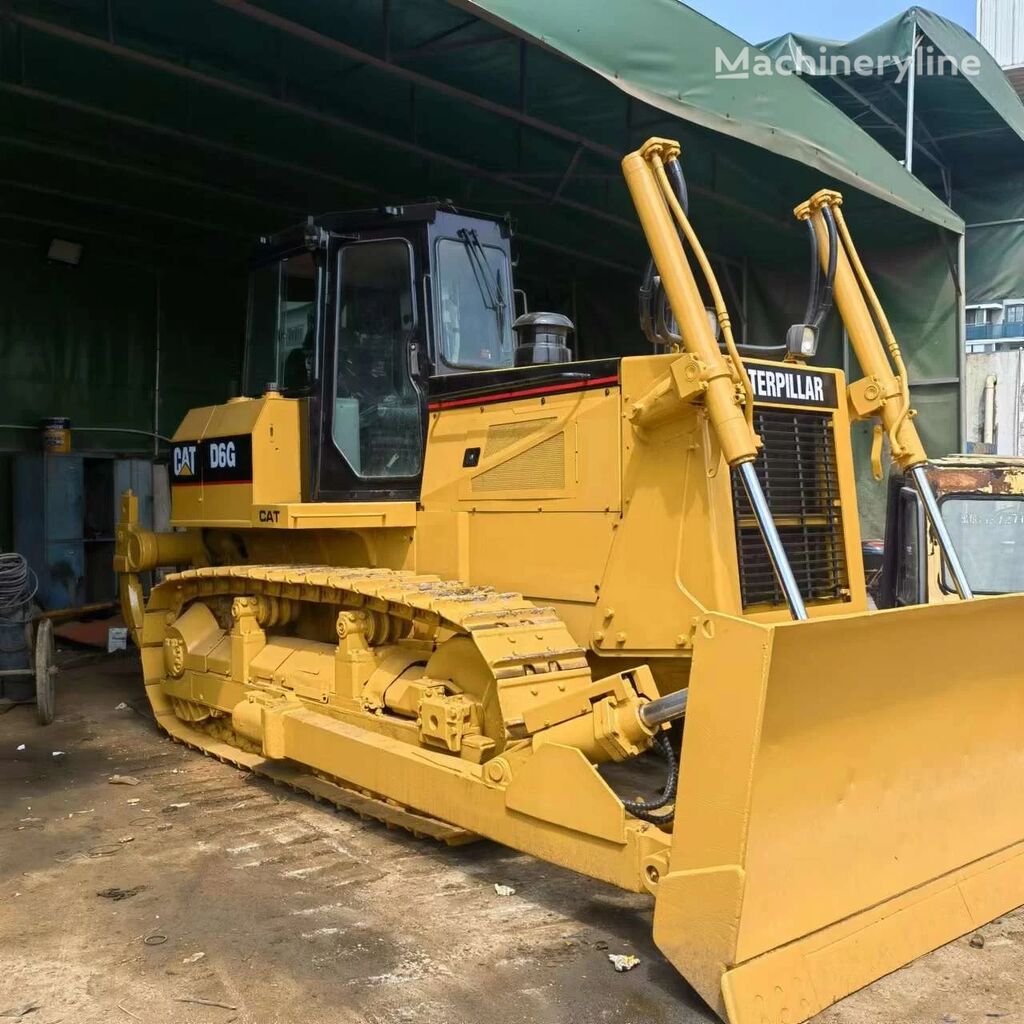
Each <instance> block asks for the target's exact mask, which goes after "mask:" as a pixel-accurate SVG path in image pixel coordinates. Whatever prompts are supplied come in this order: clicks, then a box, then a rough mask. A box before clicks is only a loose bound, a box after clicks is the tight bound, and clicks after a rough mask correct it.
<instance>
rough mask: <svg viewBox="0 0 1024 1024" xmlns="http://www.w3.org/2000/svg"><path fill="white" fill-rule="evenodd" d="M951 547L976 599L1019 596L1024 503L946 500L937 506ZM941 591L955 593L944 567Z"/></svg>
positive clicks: (1023, 577) (988, 498)
mask: <svg viewBox="0 0 1024 1024" xmlns="http://www.w3.org/2000/svg"><path fill="white" fill-rule="evenodd" d="M940 508H941V509H942V518H943V520H944V521H945V523H946V528H947V529H948V530H949V536H950V538H951V539H952V541H953V547H954V548H955V549H956V553H957V555H959V556H960V562H961V564H962V565H963V567H964V572H965V573H966V574H967V582H968V583H969V584H970V585H971V589H972V590H973V591H974V592H975V593H976V594H1013V593H1018V592H1020V591H1024V498H1019V497H1008V496H1004V495H994V494H992V495H972V496H970V497H956V496H950V497H948V498H944V499H943V500H942V502H941V505H940ZM942 587H943V589H944V590H946V591H949V592H951V593H952V592H955V589H956V588H955V587H954V585H953V581H952V580H951V579H950V578H949V572H948V570H947V569H946V568H945V566H943V569H942Z"/></svg>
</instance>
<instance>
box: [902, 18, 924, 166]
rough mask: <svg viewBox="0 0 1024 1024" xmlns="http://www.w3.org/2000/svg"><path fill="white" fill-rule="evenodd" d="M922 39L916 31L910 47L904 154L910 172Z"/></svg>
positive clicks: (904, 161)
mask: <svg viewBox="0 0 1024 1024" xmlns="http://www.w3.org/2000/svg"><path fill="white" fill-rule="evenodd" d="M919 39H920V37H919V36H918V34H917V29H916V28H915V29H914V45H913V46H911V47H910V70H909V71H908V72H907V130H906V132H905V135H906V148H905V149H904V154H903V165H904V167H906V169H907V170H908V171H910V172H911V173H913V171H914V84H915V82H916V81H917V47H918V42H919Z"/></svg>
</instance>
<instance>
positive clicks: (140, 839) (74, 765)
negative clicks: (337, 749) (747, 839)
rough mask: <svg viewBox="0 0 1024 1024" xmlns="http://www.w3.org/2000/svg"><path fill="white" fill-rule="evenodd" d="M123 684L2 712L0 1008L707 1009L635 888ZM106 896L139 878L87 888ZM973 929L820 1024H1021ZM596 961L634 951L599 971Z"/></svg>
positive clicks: (226, 1011)
mask: <svg viewBox="0 0 1024 1024" xmlns="http://www.w3.org/2000/svg"><path fill="white" fill-rule="evenodd" d="M138 680H139V675H138V668H137V663H136V661H135V658H134V656H133V655H127V656H124V655H121V656H112V657H104V658H102V659H101V660H99V661H96V662H94V663H93V664H92V665H91V666H85V667H78V668H73V669H70V670H68V671H66V672H64V673H63V674H62V675H61V676H60V679H59V684H58V685H59V704H58V719H57V721H56V722H55V723H54V724H53V725H51V726H49V727H48V728H45V729H43V728H41V727H39V726H37V725H36V723H35V718H34V714H33V709H31V708H28V707H18V708H15V709H14V710H12V711H10V712H8V713H7V714H6V715H3V716H0V786H2V788H0V832H2V834H3V837H4V838H3V842H2V847H0V1019H2V1020H14V1021H17V1020H19V1019H20V1020H23V1021H25V1022H27V1024H57V1022H58V1021H63V1022H68V1024H70V1022H74V1024H93V1022H95V1024H99V1022H103V1024H132V1022H133V1021H144V1022H153V1024H155V1022H166V1021H175V1022H177V1021H180V1022H197V1024H198V1022H210V1024H231V1022H240V1024H250V1022H251V1024H275V1022H280V1024H296V1022H301V1024H318V1022H324V1024H328V1022H330V1024H334V1022H348V1021H360V1022H368V1024H384V1022H387V1024H400V1022H405V1021H409V1022H412V1021H416V1022H417V1024H419V1022H427V1024H480V1022H485V1021H486V1022H487V1024H520V1022H522V1024H526V1022H530V1024H561V1022H580V1024H583V1022H587V1024H592V1022H596V1021H615V1022H636V1024H639V1022H651V1024H660V1022H669V1021H671V1022H673V1024H695V1022H704V1021H711V1020H714V1019H715V1018H714V1017H713V1016H712V1015H711V1014H710V1013H709V1011H708V1010H707V1009H706V1008H705V1007H704V1006H703V1005H702V1004H701V1002H700V1000H699V999H698V998H697V997H696V996H695V995H694V994H693V992H692V991H691V990H690V989H689V987H688V986H687V985H686V983H685V982H684V981H683V980H682V979H681V978H680V977H679V976H678V975H677V974H676V973H675V972H674V971H673V969H672V968H671V967H670V966H669V965H668V964H667V963H666V962H665V961H664V960H662V958H661V957H660V955H659V954H658V951H657V950H656V949H655V947H654V945H653V943H652V941H651V939H650V929H651V913H650V906H649V903H648V901H647V900H646V899H644V898H641V897H635V896H631V895H629V894H624V893H621V892H619V891H618V890H615V889H611V888H609V887H607V886H603V885H601V884H599V883H596V882H591V881H590V880H588V879H585V878H582V877H580V876H578V875H575V874H573V873H571V872H569V871H564V870H561V869H558V868H555V867H552V866H550V865H547V864H544V863H541V862H539V861H536V860H533V859H531V858H529V857H525V856H522V855H519V854H516V853H513V852H512V851H510V850H507V849H504V848H502V847H499V846H496V845H494V844H491V843H483V842H482V843H477V844H474V845H471V846H468V847H462V848H460V849H449V848H445V847H440V846H437V845H435V844H432V843H431V842H430V841H427V840H422V841H421V840H416V839H413V838H412V837H411V836H408V835H406V834H405V833H403V832H399V831H389V830H387V829H386V828H384V827H383V826H381V825H378V824H376V823H374V822H363V821H360V820H359V819H358V818H357V817H355V816H354V815H351V814H349V813H346V812H336V811H334V810H332V809H329V808H327V807H325V806H324V805H318V804H315V803H313V802H312V801H311V800H308V799H306V798H304V797H300V796H297V795H295V794H293V793H291V792H290V791H288V790H284V789H277V788H275V787H274V786H273V785H271V784H270V783H267V782H264V781H259V780H256V779H253V778H251V777H248V776H246V775H244V774H243V773H241V772H238V771H236V770H235V769H233V768H231V767H229V766H227V765H224V764H221V763H220V762H217V761H214V760H212V759H207V758H203V757H202V756H201V755H199V754H197V753H195V752H194V751H191V750H188V749H185V748H183V747H181V746H178V745H176V744H174V743H172V742H171V741H170V740H168V739H166V738H164V737H163V736H161V735H160V734H158V733H157V731H156V729H155V727H154V726H153V724H152V722H151V721H150V720H149V719H148V718H147V717H145V716H144V715H142V714H139V713H138V712H136V711H134V710H132V709H131V708H130V707H120V708H119V705H121V704H122V703H127V702H129V701H134V702H136V703H137V705H138V706H139V707H141V706H142V705H141V704H139V703H138V702H139V699H140V697H141V686H140V684H139V681H138ZM22 743H24V744H25V749H24V750H20V751H19V750H17V747H18V745H19V744H22ZM55 751H62V753H61V754H60V755H59V756H54V752H55ZM115 773H119V774H122V775H129V776H132V777H134V778H136V779H138V780H139V784H138V785H137V786H123V785H111V784H110V783H109V782H108V779H109V777H110V776H111V775H113V774H115ZM495 883H502V884H505V885H511V886H513V887H514V888H515V890H516V893H515V895H514V896H505V897H502V896H498V895H497V894H496V893H495V890H494V884H495ZM111 887H118V888H121V889H132V888H135V887H142V888H141V889H140V890H139V891H138V892H137V893H136V894H135V895H133V896H130V897H128V898H124V899H121V900H112V899H109V898H105V897H102V896H99V895H97V894H98V893H99V892H101V891H103V890H106V889H109V888H111ZM983 934H984V936H985V938H986V944H985V946H984V948H983V949H975V948H972V947H971V946H970V945H969V944H968V942H967V940H966V939H962V940H958V941H957V942H955V943H952V944H950V945H949V946H947V947H946V948H945V949H942V950H939V951H937V952H936V953H934V954H931V955H930V956H928V957H924V958H922V959H921V960H919V961H918V962H917V963H916V964H914V965H912V966H911V967H910V968H907V969H905V970H903V971H900V972H897V973H896V974H894V975H891V976H890V977H888V978H885V979H883V980H882V981H880V982H878V983H876V984H875V985H873V986H871V987H870V988H868V989H866V990H864V991H863V992H860V993H858V994H856V995H854V996H853V997H851V998H849V999H847V1000H845V1001H844V1002H842V1003H841V1004H839V1005H838V1006H837V1007H834V1008H832V1009H831V1010H829V1011H828V1012H826V1013H825V1014H822V1015H821V1017H819V1018H818V1019H817V1020H818V1022H819V1024H825V1022H828V1024H867V1022H869V1021H870V1022H872V1024H895V1022H900V1024H925V1022H928V1024H932V1022H936V1024H939V1022H941V1024H953V1022H957V1024H959V1022H963V1024H969V1022H979V1024H980V1022H988V1021H992V1020H994V1019H1000V1020H1002V1021H1004V1022H1007V1024H1013V1022H1024V989H1022V982H1021V978H1022V977H1024V915H1021V914H1020V913H1018V914H1015V915H1011V916H1009V917H1007V918H1004V919H1003V920H1002V921H1000V922H998V923H996V924H993V925H990V926H988V927H987V928H985V929H984V930H983ZM609 952H612V953H635V954H636V955H638V956H639V957H640V958H641V961H642V963H641V965H640V966H639V967H638V968H636V969H635V970H633V971H631V972H630V973H628V974H616V973H615V972H614V971H613V970H612V967H611V965H610V964H609V962H608V959H607V954H608V953H609ZM200 954H201V955H200ZM182 999H200V1000H208V1001H211V1002H214V1003H220V1004H223V1005H222V1006H211V1005H206V1004H204V1003H197V1002H183V1001H180V1000H182ZM29 1007H36V1009H34V1010H29V1009H28V1008H29ZM19 1010H20V1011H25V1012H24V1013H23V1014H22V1015H21V1016H20V1017H19V1016H18V1011H19Z"/></svg>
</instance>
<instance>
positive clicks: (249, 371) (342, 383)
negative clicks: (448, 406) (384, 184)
mask: <svg viewBox="0 0 1024 1024" xmlns="http://www.w3.org/2000/svg"><path fill="white" fill-rule="evenodd" d="M510 237H511V230H510V225H509V222H508V220H507V219H502V218H498V217H489V216H486V215H480V214H473V215H467V214H464V213H461V212H459V211H458V210H456V209H455V207H454V206H452V205H451V204H450V203H440V202H427V203H416V204H411V205H407V206H394V207H383V208H381V209H377V210H363V211H356V212H351V213H337V214H328V215H325V216H322V217H318V218H310V219H309V221H308V222H307V223H306V224H304V225H300V226H297V227H294V228H291V229H289V230H286V231H283V232H281V233H279V234H277V235H274V236H271V237H266V238H264V239H262V240H261V243H260V247H259V250H258V253H257V257H256V260H255V264H254V269H253V271H252V275H251V279H250V290H249V310H248V317H247V332H246V351H245V362H244V369H243V382H244V383H243V394H244V395H246V396H248V397H254V398H255V397H259V396H261V395H263V394H264V393H265V392H267V390H268V385H271V388H270V390H273V387H276V388H277V389H278V390H279V391H280V392H281V393H282V394H283V395H284V396H285V397H288V398H298V399H302V400H303V405H304V407H305V410H304V416H303V420H304V423H305V424H306V426H305V427H304V428H303V430H302V433H303V434H304V435H305V437H304V438H303V440H304V441H305V443H306V445H307V451H306V452H305V453H304V457H303V460H302V461H303V481H302V490H303V494H304V500H311V501H390V500H395V501H397V500H415V499H416V498H417V497H418V496H419V489H420V479H421V474H422V469H423V453H424V437H425V427H426V416H427V398H426V393H427V381H428V379H429V378H430V377H441V378H443V377H445V376H447V375H450V374H455V373H463V372H466V371H473V370H486V369H497V368H500V367H506V366H512V364H513V350H514V346H513V340H512V320H513V318H514V313H515V310H514V300H513V295H512V272H511V258H510Z"/></svg>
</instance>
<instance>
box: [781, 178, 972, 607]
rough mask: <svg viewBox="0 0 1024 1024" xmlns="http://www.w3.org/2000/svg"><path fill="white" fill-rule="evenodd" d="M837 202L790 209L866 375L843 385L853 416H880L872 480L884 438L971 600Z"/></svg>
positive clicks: (902, 379)
mask: <svg viewBox="0 0 1024 1024" xmlns="http://www.w3.org/2000/svg"><path fill="white" fill-rule="evenodd" d="M842 202H843V197H842V195H841V194H840V193H839V192H835V191H833V190H831V189H822V190H821V191H820V192H816V193H815V194H814V195H813V196H811V198H810V199H808V200H807V201H806V202H804V203H801V204H800V205H799V206H797V207H796V209H795V210H794V211H793V212H794V214H795V215H796V217H797V218H798V219H799V220H804V221H808V222H809V223H810V225H811V229H812V230H813V232H814V235H815V237H816V239H817V242H818V256H819V259H820V260H821V262H822V265H823V266H828V265H829V263H831V264H832V266H833V267H834V269H835V282H834V296H835V302H836V305H837V306H838V307H839V313H840V316H841V317H842V318H843V323H844V324H845V326H846V333H847V336H848V337H849V339H850V345H851V346H852V348H853V350H854V352H855V353H856V356H857V361H858V363H859V364H860V366H861V368H862V369H863V370H864V376H863V377H862V378H861V379H860V380H857V381H854V382H853V383H852V384H850V385H849V387H848V388H847V400H848V403H849V407H850V419H851V420H865V419H872V418H875V419H877V421H878V424H877V425H876V427H875V444H874V446H873V452H872V462H873V464H874V468H875V473H876V476H878V475H880V472H881V439H882V436H883V434H884V435H885V436H887V437H888V438H889V447H890V450H891V452H892V457H893V460H894V461H895V462H896V463H897V465H899V466H900V468H901V469H903V470H904V471H905V472H907V473H908V474H909V475H910V478H911V479H912V480H913V482H914V487H915V489H916V490H917V493H918V495H919V496H920V498H921V503H922V505H923V506H924V511H925V515H926V516H927V518H928V522H929V525H930V526H931V528H932V531H933V532H934V534H935V536H936V538H937V539H938V542H939V548H940V549H941V552H942V557H943V560H944V561H945V563H946V567H947V568H948V570H949V574H950V576H951V577H952V579H953V582H954V584H955V586H956V589H957V592H958V593H959V595H960V597H961V598H963V599H964V600H967V599H969V598H971V597H973V596H974V595H973V592H972V591H971V587H970V584H969V583H968V582H967V576H966V574H965V573H964V570H963V566H962V565H961V563H960V559H959V557H958V555H957V553H956V550H955V549H954V547H953V541H952V538H951V537H950V536H949V531H948V530H947V528H946V524H945V522H944V520H943V518H942V514H941V512H940V511H939V506H938V502H937V501H936V500H935V494H934V492H933V491H932V488H931V484H930V483H929V482H928V477H927V474H926V466H927V463H928V455H927V453H926V452H925V449H924V445H923V444H922V442H921V437H920V435H919V434H918V432H917V427H916V426H915V425H914V416H915V412H914V410H913V409H912V408H911V407H910V383H909V380H908V377H907V368H906V364H905V363H904V362H903V355H902V353H901V352H900V347H899V344H898V342H897V341H896V337H895V335H894V334H893V332H892V327H891V326H890V324H889V320H888V317H886V315H885V310H884V309H883V308H882V304H881V302H879V300H878V295H877V294H876V293H875V290H874V288H873V287H872V285H871V281H870V279H869V278H868V275H867V272H866V271H865V269H864V264H863V263H862V262H861V259H860V256H859V254H858V253H857V249H856V247H855V246H854V244H853V239H852V237H851V236H850V230H849V228H848V227H847V225H846V219H845V218H844V217H843V211H842V209H841V207H842ZM833 240H834V241H835V251H834V252H833V249H832V242H833ZM883 339H884V344H883Z"/></svg>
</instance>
